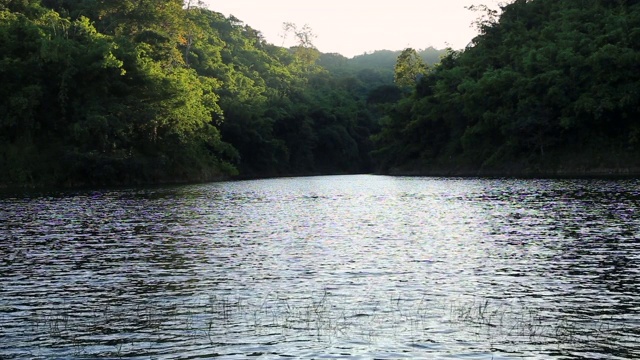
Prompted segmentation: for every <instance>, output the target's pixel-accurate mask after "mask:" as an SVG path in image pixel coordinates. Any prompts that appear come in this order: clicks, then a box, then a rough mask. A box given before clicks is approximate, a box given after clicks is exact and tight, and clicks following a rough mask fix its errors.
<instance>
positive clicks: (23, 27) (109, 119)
mask: <svg viewBox="0 0 640 360" xmlns="http://www.w3.org/2000/svg"><path fill="white" fill-rule="evenodd" d="M501 10H502V11H501V13H500V14H498V13H497V12H493V11H491V10H487V15H488V16H485V17H481V18H479V20H478V27H479V30H480V34H479V35H478V36H477V37H476V38H475V39H474V40H473V42H472V44H471V45H470V46H468V47H467V48H466V49H464V50H460V51H454V50H451V49H447V50H446V51H439V50H436V49H433V48H428V49H426V50H422V51H420V50H413V49H405V50H404V51H395V52H394V51H377V52H374V53H371V54H363V55H360V56H356V57H354V58H351V59H347V58H345V57H343V56H341V55H339V54H322V53H320V52H319V51H318V50H317V49H316V48H315V47H314V46H313V43H312V38H313V36H312V35H313V34H312V33H311V30H310V29H308V28H307V27H303V28H297V27H296V26H295V25H294V24H289V25H288V27H287V30H288V31H290V32H291V33H292V35H293V36H294V37H295V38H296V39H297V45H296V46H293V47H291V48H283V47H279V46H275V45H273V44H270V43H268V42H267V41H265V39H264V38H263V37H262V35H261V34H260V32H259V31H258V30H256V29H253V28H251V27H250V26H249V25H248V24H245V23H243V22H242V21H241V20H240V19H236V18H234V17H225V16H224V15H222V14H220V13H217V12H215V11H214V10H210V9H206V8H203V7H201V6H193V5H192V3H191V2H186V3H185V2H183V1H181V0H162V1H160V0H135V1H134V0H120V1H90V0H0V53H1V54H2V55H1V57H0V174H1V175H0V186H44V185H58V186H60V185H62V186H78V185H103V184H136V183H160V182H163V183H166V182H186V181H207V180H214V179H222V178H229V177H232V176H235V177H265V176H281V175H303V174H304V175H306V174H341V173H362V172H373V171H377V172H382V173H415V174H418V173H420V174H462V175H476V174H491V175H528V174H532V175H535V174H548V175H563V174H596V173H598V172H602V173H609V172H611V171H613V172H618V173H624V172H635V173H639V172H640V171H638V170H639V169H640V156H638V155H639V142H640V122H639V121H640V120H639V116H638V115H639V114H638V113H639V112H640V107H639V106H640V101H639V100H640V99H639V97H640V82H639V77H640V71H639V70H640V69H639V68H638V67H639V66H640V65H638V64H640V61H639V60H640V58H639V57H640V52H639V51H638V47H639V46H640V5H639V4H638V1H631V0H627V1H625V0H564V1H551V0H529V1H525V0H516V1H513V2H511V3H509V4H507V5H504V6H503V7H502V9H501ZM436 63H438V64H436Z"/></svg>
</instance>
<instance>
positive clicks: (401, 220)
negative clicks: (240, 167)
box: [0, 175, 640, 359]
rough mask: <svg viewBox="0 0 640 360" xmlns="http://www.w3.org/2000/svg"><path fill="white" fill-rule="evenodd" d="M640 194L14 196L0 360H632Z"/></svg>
mask: <svg viewBox="0 0 640 360" xmlns="http://www.w3.org/2000/svg"><path fill="white" fill-rule="evenodd" d="M638 185H639V182H638V181H632V180H618V181H605V180H499V179H496V180H485V179H445V178H394V177H383V176H364V175H362V176H333V177H311V178H290V179H269V180H257V181H240V182H224V183H213V184H206V185H194V186H181V187H164V188H162V187H161V188H150V189H129V190H108V191H90V192H89V191H87V192H82V191H77V192H65V193H58V194H40V195H37V194H28V195H21V196H14V195H12V196H7V195H5V196H4V197H3V198H0V204H1V206H0V220H1V222H0V256H1V259H2V261H3V266H2V267H1V268H0V338H2V339H4V340H3V341H2V342H1V344H0V358H3V359H5V358H6V359H18V358H94V357H116V358H117V357H126V358H133V359H149V358H181V359H186V358H202V357H205V358H210V357H216V356H220V357H224V358H245V357H248V356H262V358H276V357H281V356H291V357H296V358H319V357H322V358H367V359H368V358H394V359H395V358H402V357H405V358H443V359H446V358H468V359H492V358H493V359H507V358H529V359H549V358H558V359H560V358H562V359H580V358H592V357H604V358H614V357H617V358H629V359H631V358H638V357H640V340H638V339H639V336H640V320H638V319H640V316H639V313H640V295H638V294H639V291H638V290H640V289H639V284H640V280H639V277H640V270H638V269H639V268H640V266H639V265H640V264H639V262H640V240H639V239H640V219H639V218H638V214H637V213H638V211H639V210H640V191H639V190H638V189H639V186H638Z"/></svg>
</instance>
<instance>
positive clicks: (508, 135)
mask: <svg viewBox="0 0 640 360" xmlns="http://www.w3.org/2000/svg"><path fill="white" fill-rule="evenodd" d="M639 3H640V2H639V1H631V0H563V1H555V0H533V1H531V0H528V1H525V0H516V1H513V2H512V3H510V4H508V5H506V6H504V7H503V8H502V13H501V15H500V16H499V17H497V16H496V15H497V14H496V13H493V12H491V11H489V12H488V13H487V15H488V16H485V17H483V18H481V20H480V21H479V23H478V25H479V27H480V30H481V31H480V35H479V36H478V37H477V38H475V39H474V42H473V44H472V45H471V46H470V47H468V48H467V49H465V50H464V51H450V52H449V53H448V54H447V55H446V56H445V57H444V58H443V59H442V61H441V63H440V64H439V65H438V66H437V67H435V68H433V69H432V71H431V72H430V73H429V75H428V76H425V77H423V78H422V79H421V80H420V81H419V83H418V84H417V86H416V89H415V92H414V93H413V94H412V95H411V96H410V97H407V98H404V99H403V100H401V101H399V102H398V103H397V104H396V105H395V106H393V108H392V109H390V111H389V113H388V116H387V117H386V119H385V120H384V124H383V130H382V131H381V133H380V134H378V135H376V145H377V150H376V152H375V156H376V159H377V160H378V161H379V165H380V167H381V169H382V171H389V172H396V173H424V174H487V175H539V174H543V175H603V174H609V173H615V174H625V173H635V174H637V173H638V172H640V171H639V170H640V156H639V155H640V151H639V150H640V106H639V105H640V4H639Z"/></svg>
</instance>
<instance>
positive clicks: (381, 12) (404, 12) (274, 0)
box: [205, 0, 497, 57]
mask: <svg viewBox="0 0 640 360" xmlns="http://www.w3.org/2000/svg"><path fill="white" fill-rule="evenodd" d="M205 4H206V5H207V7H208V8H209V9H210V10H213V11H217V12H220V13H222V14H224V15H226V16H229V15H233V16H235V17H236V18H238V19H240V20H242V21H243V22H244V23H245V24H247V25H249V26H251V27H252V28H254V29H256V30H259V31H260V32H262V35H263V36H264V37H265V39H266V40H267V42H270V43H272V44H275V45H279V46H291V45H293V43H292V42H291V38H292V36H289V37H288V38H287V39H288V40H287V41H285V42H283V38H282V35H283V33H284V31H283V28H282V24H283V23H284V22H291V23H294V24H296V25H297V26H298V28H301V27H302V26H304V25H305V24H306V25H309V27H311V29H312V30H313V33H314V34H315V35H316V38H315V39H314V41H313V43H314V45H315V46H316V48H318V50H320V51H321V52H324V53H340V54H342V55H344V56H347V57H353V56H354V55H360V54H363V53H365V52H372V51H374V50H402V49H404V48H407V47H412V48H415V49H425V48H428V47H430V46H433V47H435V48H437V49H443V48H445V47H452V48H454V49H463V48H464V47H466V46H467V44H469V42H470V41H471V39H473V37H475V36H476V35H477V32H476V30H475V29H474V27H473V26H472V23H473V21H474V20H475V19H476V18H478V17H479V15H480V14H478V13H474V12H472V11H470V10H467V9H465V7H466V6H469V5H479V4H487V5H489V6H492V7H495V4H497V1H495V0H391V1H388V0H386V1H385V0H369V1H363V0H313V1H309V0H205Z"/></svg>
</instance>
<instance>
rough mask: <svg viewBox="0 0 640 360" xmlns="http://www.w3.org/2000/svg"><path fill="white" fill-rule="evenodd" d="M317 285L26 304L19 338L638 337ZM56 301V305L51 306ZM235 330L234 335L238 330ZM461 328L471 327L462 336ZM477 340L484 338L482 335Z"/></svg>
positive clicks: (530, 311) (89, 342)
mask: <svg viewBox="0 0 640 360" xmlns="http://www.w3.org/2000/svg"><path fill="white" fill-rule="evenodd" d="M341 299H343V298H342V297H340V296H337V295H335V294H332V293H331V292H330V291H327V290H323V291H321V292H319V293H315V294H310V295H309V296H307V297H305V298H297V297H291V296H289V295H288V294H285V293H278V292H272V293H268V294H265V295H263V296H262V297H260V298H251V297H241V296H238V295H235V296H234V295H223V296H220V295H211V296H208V297H205V298H202V299H196V300H192V301H172V302H162V301H160V300H156V301H150V302H149V303H146V304H145V303H135V304H127V303H125V302H122V303H120V304H113V305H108V304H82V306H78V309H75V308H74V306H72V305H71V304H57V305H52V306H51V307H50V308H49V309H47V310H42V311H36V312H33V313H32V314H31V315H30V316H29V317H28V318H29V322H30V328H29V329H30V331H25V332H24V333H22V334H21V335H19V336H20V337H21V338H22V341H23V342H24V341H26V342H29V341H30V342H34V343H36V342H38V343H40V344H41V348H42V349H43V351H45V352H46V351H53V350H52V349H54V348H55V349H58V350H56V351H59V349H67V351H68V353H69V354H70V355H73V356H78V355H80V354H82V355H86V356H111V357H120V356H122V357H127V356H133V355H135V354H138V355H139V354H153V353H156V352H162V351H163V350H162V349H165V348H166V347H168V346H169V347H173V346H178V347H185V348H207V347H209V348H211V347H218V346H227V345H233V344H234V339H236V338H240V337H242V338H245V339H247V338H248V339H251V341H253V342H255V343H256V344H263V345H265V346H266V345H269V344H276V343H287V342H310V343H314V342H315V343H317V344H339V343H341V342H351V343H361V344H376V343H381V342H388V341H396V342H398V343H401V344H421V343H434V342H435V343H443V342H452V341H455V338H467V339H468V338H472V339H475V341H476V342H477V343H478V344H479V345H478V346H486V348H487V349H488V350H490V349H492V348H494V347H496V346H500V345H504V346H508V348H517V347H518V346H522V347H531V346H536V345H540V344H547V345H549V344H551V345H555V346H557V347H558V349H561V348H563V347H567V346H573V347H574V348H575V347H579V346H580V345H585V346H586V345H588V344H590V343H602V344H612V343H615V342H616V341H621V340H620V339H623V340H624V341H629V342H630V343H635V344H638V341H637V338H636V339H634V338H633V336H634V334H635V335H636V336H637V335H638V332H639V329H638V324H635V323H625V322H623V321H621V319H619V318H615V317H608V318H607V317H595V318H594V317H588V316H585V315H581V316H578V315H570V314H556V313H552V312H550V311H549V310H547V309H544V308H533V307H526V306H523V305H521V304H520V303H517V302H508V301H499V300H495V299H486V298H477V299H460V300H443V301H440V302H438V301H435V300H433V299H429V298H426V297H425V298H422V299H415V298H406V297H403V296H402V294H400V293H394V294H391V295H390V296H389V297H388V298H387V299H369V298H368V297H366V296H363V297H362V298H360V299H359V301H358V302H353V301H351V302H349V303H344V302H341ZM56 306H57V308H56ZM238 335H242V336H238ZM468 335H471V336H468ZM482 344H486V345H482Z"/></svg>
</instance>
